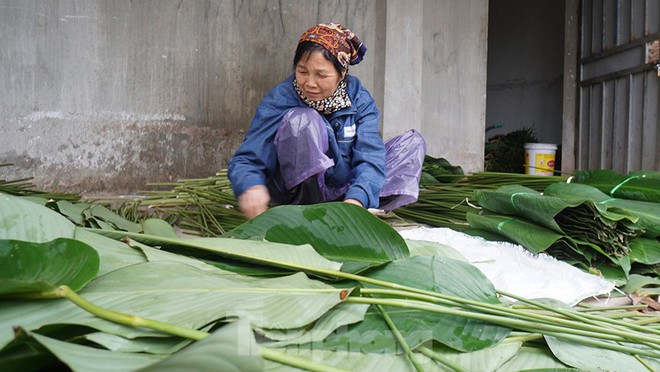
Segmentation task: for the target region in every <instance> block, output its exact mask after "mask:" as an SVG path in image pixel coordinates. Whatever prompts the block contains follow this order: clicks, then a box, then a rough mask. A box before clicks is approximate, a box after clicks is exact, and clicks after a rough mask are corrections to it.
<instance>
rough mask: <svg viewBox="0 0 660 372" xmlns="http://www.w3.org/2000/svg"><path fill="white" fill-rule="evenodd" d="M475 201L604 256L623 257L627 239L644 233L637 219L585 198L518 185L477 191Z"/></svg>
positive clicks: (493, 210) (491, 209) (497, 212)
mask: <svg viewBox="0 0 660 372" xmlns="http://www.w3.org/2000/svg"><path fill="white" fill-rule="evenodd" d="M475 197H476V199H477V202H478V203H479V205H481V206H482V207H483V208H485V209H486V210H487V211H489V212H492V213H495V214H500V215H505V216H518V217H520V218H522V219H525V220H527V221H530V222H533V223H535V224H537V225H539V226H542V227H545V228H547V229H550V230H553V231H555V232H557V233H559V234H563V235H565V236H567V237H569V238H571V239H574V240H579V241H585V242H590V243H592V244H595V245H597V246H598V247H600V249H599V251H601V252H603V253H604V254H605V255H608V256H615V257H622V256H625V255H627V254H628V245H629V241H630V239H632V238H635V237H637V236H639V235H641V234H642V233H643V232H644V231H643V230H642V229H641V227H639V225H637V224H636V222H637V220H638V218H637V217H634V216H630V215H626V214H621V213H616V212H613V211H612V210H611V208H609V207H608V206H607V205H604V204H598V203H595V202H594V201H593V200H590V199H587V198H582V199H577V198H572V199H570V200H569V199H564V198H562V197H559V196H549V195H544V194H541V193H539V192H537V191H535V190H532V189H530V188H527V187H524V186H518V185H509V186H502V187H500V188H498V189H497V190H494V191H477V192H476V195H475Z"/></svg>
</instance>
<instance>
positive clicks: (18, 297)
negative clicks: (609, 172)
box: [0, 195, 660, 371]
mask: <svg viewBox="0 0 660 372" xmlns="http://www.w3.org/2000/svg"><path fill="white" fill-rule="evenodd" d="M94 209H95V208H93V207H90V206H89V205H85V206H83V207H82V208H77V207H76V205H75V203H74V205H69V204H67V203H64V202H61V201H55V202H54V201H51V202H48V201H47V200H43V199H38V198H22V197H16V196H10V195H0V301H1V302H0V303H1V305H2V306H0V368H1V369H3V370H8V369H12V370H29V369H47V368H66V369H72V370H76V371H87V370H94V371H103V370H111V369H112V370H116V369H121V370H163V369H168V368H169V369H175V368H176V369H179V370H180V369H187V370H229V369H233V370H262V369H290V368H301V369H307V370H337V369H342V370H377V369H387V370H401V371H406V370H413V369H414V370H418V371H419V370H429V371H434V370H479V371H491V370H504V371H508V370H521V369H532V368H569V366H570V367H574V368H580V369H595V368H597V367H598V366H600V365H604V364H605V365H607V366H608V368H613V369H616V370H618V369H623V368H626V369H630V368H632V369H644V368H649V369H652V368H656V369H657V368H658V367H659V366H660V346H658V345H660V330H658V329H657V327H653V326H641V325H638V324H637V323H636V322H637V321H641V322H651V323H653V324H657V323H658V318H657V316H648V315H644V314H641V313H638V312H627V313H626V314H625V320H619V319H618V318H616V317H615V316H616V314H617V313H616V312H614V311H615V310H617V311H618V310H619V309H601V310H600V314H598V313H595V312H593V311H592V309H586V311H581V310H580V309H568V308H566V307H564V306H560V305H559V304H552V303H548V302H540V301H530V300H525V299H518V300H520V301H521V302H520V304H517V305H512V304H510V303H503V302H501V301H500V299H499V295H500V294H499V293H498V292H497V291H496V290H495V289H494V288H493V286H492V284H491V283H490V282H489V281H488V280H487V279H486V278H485V277H484V276H483V274H481V272H480V271H479V270H478V269H476V268H475V267H474V266H472V265H470V264H468V263H466V262H464V261H462V260H460V255H458V254H457V253H456V252H455V251H453V250H451V249H450V248H448V247H445V246H440V245H437V244H431V243H421V242H414V241H404V240H403V239H402V238H401V237H400V235H399V234H398V233H396V231H394V230H392V229H391V227H390V226H388V225H387V224H385V223H384V222H383V221H381V220H379V219H378V218H376V217H374V216H372V215H371V214H370V213H368V212H367V211H365V210H364V209H362V208H359V207H356V206H353V205H349V204H345V203H329V204H322V205H315V206H304V207H302V206H284V207H277V208H273V209H271V210H269V211H268V212H266V213H264V214H262V215H260V216H259V217H257V218H255V219H253V220H251V221H249V222H247V223H245V224H242V225H240V226H239V227H237V228H236V229H234V230H232V231H230V232H228V233H227V234H226V235H224V236H223V237H218V238H204V237H194V238H193V237H189V238H183V237H179V236H178V235H177V234H176V233H175V231H174V230H173V228H172V226H171V225H169V224H168V223H167V222H166V221H164V220H161V219H147V220H144V221H141V222H140V223H139V224H132V223H121V222H119V221H120V218H119V216H113V215H109V214H104V213H105V212H104V213H94V212H88V213H86V214H85V212H84V211H90V210H91V211H93V210H94ZM81 211H83V212H81ZM135 230H138V231H135ZM505 295H507V296H508V297H510V298H515V296H513V295H511V294H505ZM636 309H639V307H636V308H635V310H636ZM619 314H620V313H619ZM255 334H257V335H258V336H259V337H255ZM257 340H259V341H258V342H257Z"/></svg>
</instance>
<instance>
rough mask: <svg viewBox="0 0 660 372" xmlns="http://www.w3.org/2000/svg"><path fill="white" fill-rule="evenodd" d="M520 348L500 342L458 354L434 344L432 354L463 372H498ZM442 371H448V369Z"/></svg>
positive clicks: (517, 343)
mask: <svg viewBox="0 0 660 372" xmlns="http://www.w3.org/2000/svg"><path fill="white" fill-rule="evenodd" d="M521 346H522V343H520V342H507V341H504V342H501V343H499V344H497V345H495V346H493V347H489V348H486V349H482V350H477V351H472V352H469V353H463V352H459V351H456V350H453V349H450V348H448V347H446V346H443V345H439V344H434V345H433V349H432V350H433V352H434V353H436V354H439V355H440V356H441V357H442V360H448V361H450V362H453V363H455V364H457V365H459V366H461V367H463V370H465V371H480V372H489V371H499V368H500V367H501V366H502V364H504V363H506V362H507V361H508V360H510V359H511V358H513V357H514V356H515V355H516V354H517V353H518V352H519V351H520V348H521ZM443 370H447V371H450V370H451V369H449V368H446V369H445V368H443Z"/></svg>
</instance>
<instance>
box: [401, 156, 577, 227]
mask: <svg viewBox="0 0 660 372" xmlns="http://www.w3.org/2000/svg"><path fill="white" fill-rule="evenodd" d="M450 167H451V165H450ZM446 172H450V171H446ZM450 177H453V178H450ZM566 179H567V177H561V176H550V177H547V176H534V175H523V174H514V173H498V172H476V173H471V174H468V175H465V176H461V175H454V176H447V175H446V174H445V173H444V172H443V180H444V181H441V180H439V179H435V178H433V180H428V179H427V181H424V180H425V178H424V177H422V183H421V184H420V191H419V197H418V199H417V201H416V202H415V203H413V204H410V205H406V206H404V207H400V208H397V209H396V210H394V212H393V214H394V215H395V216H396V217H399V218H402V219H405V220H408V221H412V222H413V223H421V224H426V225H430V226H435V227H448V228H451V229H454V230H458V231H464V230H466V229H468V228H469V227H470V225H469V223H468V221H467V217H466V216H467V213H470V212H477V211H479V210H480V208H481V207H480V206H479V205H478V202H477V200H476V199H475V197H474V195H475V192H476V191H480V190H495V189H497V188H498V187H500V186H502V185H512V184H514V185H521V186H525V187H529V188H531V189H533V190H537V191H542V190H543V189H544V188H545V187H547V186H548V185H550V184H552V183H555V182H564V181H566Z"/></svg>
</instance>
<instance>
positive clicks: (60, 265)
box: [0, 238, 99, 297]
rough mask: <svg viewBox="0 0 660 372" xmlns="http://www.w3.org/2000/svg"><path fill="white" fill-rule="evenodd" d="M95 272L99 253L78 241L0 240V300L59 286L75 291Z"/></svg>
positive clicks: (97, 268) (59, 239) (63, 239)
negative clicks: (34, 241)
mask: <svg viewBox="0 0 660 372" xmlns="http://www.w3.org/2000/svg"><path fill="white" fill-rule="evenodd" d="M98 270H99V255H98V253H96V251H95V250H94V249H93V248H92V247H90V246H88V245H87V244H85V243H83V242H79V241H77V240H72V239H67V238H58V239H55V240H52V241H50V242H46V243H31V242H24V241H20V240H5V239H0V297H2V296H10V297H14V296H16V295H21V294H38V293H42V292H46V291H51V290H53V289H54V288H55V287H57V286H59V285H67V286H69V287H70V288H71V289H73V290H74V291H77V290H79V289H80V288H82V287H83V286H84V285H85V284H86V283H87V282H88V281H90V280H92V279H93V278H94V276H95V275H96V273H97V272H98Z"/></svg>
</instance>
